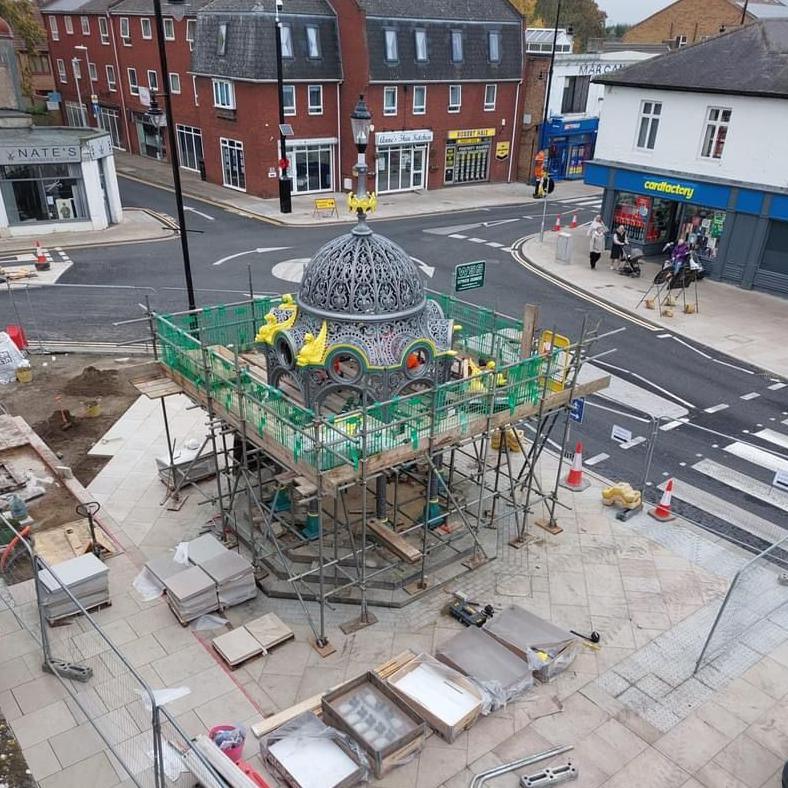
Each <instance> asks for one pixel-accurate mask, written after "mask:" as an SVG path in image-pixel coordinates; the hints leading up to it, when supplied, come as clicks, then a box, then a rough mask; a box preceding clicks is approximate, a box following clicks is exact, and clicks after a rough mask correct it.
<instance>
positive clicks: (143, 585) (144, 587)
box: [131, 567, 164, 602]
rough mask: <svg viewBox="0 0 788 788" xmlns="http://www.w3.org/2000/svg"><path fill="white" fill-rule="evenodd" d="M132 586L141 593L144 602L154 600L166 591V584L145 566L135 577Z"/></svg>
mask: <svg viewBox="0 0 788 788" xmlns="http://www.w3.org/2000/svg"><path fill="white" fill-rule="evenodd" d="M131 585H132V587H133V588H134V590H135V591H136V592H137V593H138V594H139V595H140V597H141V598H142V601H143V602H152V601H153V600H154V599H158V598H159V597H160V596H161V595H162V594H163V593H164V586H163V585H162V584H161V583H160V582H159V581H158V580H157V579H156V578H155V577H154V576H153V573H152V572H151V571H150V570H149V569H147V568H145V567H143V569H142V571H141V572H140V573H139V574H138V575H137V576H136V577H135V578H134V580H133V582H132V584H131Z"/></svg>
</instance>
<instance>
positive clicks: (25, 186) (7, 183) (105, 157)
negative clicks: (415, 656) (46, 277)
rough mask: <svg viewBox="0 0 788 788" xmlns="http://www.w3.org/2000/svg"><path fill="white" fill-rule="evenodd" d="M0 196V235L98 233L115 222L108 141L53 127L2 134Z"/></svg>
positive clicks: (94, 134)
mask: <svg viewBox="0 0 788 788" xmlns="http://www.w3.org/2000/svg"><path fill="white" fill-rule="evenodd" d="M0 196H1V197H2V200H0V203H1V204H0V228H3V233H4V234H6V235H11V236H24V235H38V234H41V233H47V232H60V231H67V230H75V231H80V230H101V229H104V228H105V227H107V226H108V225H109V224H112V223H115V222H118V221H120V219H121V212H122V209H121V206H120V196H119V194H118V185H117V178H116V175H115V165H114V159H113V155H112V141H111V139H110V136H109V135H108V134H106V133H105V132H103V131H96V130H89V129H74V128H59V127H29V128H19V129H13V130H8V131H4V132H3V134H2V135H1V136H0Z"/></svg>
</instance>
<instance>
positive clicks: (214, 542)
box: [186, 534, 228, 566]
mask: <svg viewBox="0 0 788 788" xmlns="http://www.w3.org/2000/svg"><path fill="white" fill-rule="evenodd" d="M186 544H187V545H188V547H187V554H188V557H189V561H190V562H191V563H192V564H195V565H196V566H202V565H203V564H204V563H205V562H206V561H208V560H210V559H211V558H215V557H216V556H217V555H222V554H223V553H226V552H228V551H227V548H226V547H225V546H224V545H223V544H222V543H221V542H220V541H219V540H218V539H217V538H216V537H215V536H212V535H211V534H203V535H202V536H198V537H197V538H196V539H192V540H191V542H187V543H186Z"/></svg>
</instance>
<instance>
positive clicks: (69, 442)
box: [0, 353, 148, 486]
mask: <svg viewBox="0 0 788 788" xmlns="http://www.w3.org/2000/svg"><path fill="white" fill-rule="evenodd" d="M147 360H148V359H147V358H145V357H139V359H130V360H129V361H123V362H118V361H117V360H116V359H115V358H114V357H112V356H97V355H94V354H89V355H88V354H70V353H69V354H62V355H54V356H50V355H47V356H38V355H36V356H31V357H30V364H31V367H32V369H33V382H32V383H27V384H21V383H11V384H9V385H8V386H2V387H0V402H1V403H2V405H4V406H5V408H6V410H7V411H8V412H9V413H10V414H11V415H14V416H22V417H23V418H24V419H25V421H27V422H28V423H29V424H30V425H31V426H32V427H33V429H34V430H35V431H36V432H37V433H38V434H39V435H40V436H41V438H42V440H44V442H45V443H47V444H48V445H49V447H50V448H51V449H52V451H53V452H55V454H57V455H58V457H59V458H60V459H61V460H62V462H63V465H67V466H69V467H70V468H71V469H72V470H73V472H74V476H75V477H76V478H77V479H78V480H79V481H80V482H81V483H82V484H83V485H85V486H87V485H88V484H90V482H91V481H93V479H94V478H95V477H96V475H97V474H98V473H99V471H100V470H101V469H102V468H103V467H104V465H106V463H107V462H108V458H107V457H91V456H89V455H88V453H87V452H88V450H89V449H90V448H91V447H92V446H93V445H94V444H95V443H96V441H98V440H99V438H101V436H102V435H103V434H104V433H105V432H106V431H107V430H108V429H109V428H110V427H111V426H112V425H113V424H114V423H115V422H116V421H117V420H118V419H119V418H120V416H122V415H123V414H124V413H125V412H126V410H128V408H129V406H130V405H131V404H132V403H133V402H134V400H135V399H136V398H137V397H138V396H139V393H138V392H137V390H136V389H135V388H134V387H133V386H132V385H131V383H130V382H129V381H130V380H131V379H132V378H134V377H135V369H136V366H137V363H145V362H146V361H147ZM96 402H97V403H98V407H99V411H100V412H99V414H98V415H93V414H94V413H95V411H93V410H91V408H90V406H91V405H92V404H94V403H96ZM61 411H67V412H68V413H69V414H70V418H69V419H68V421H70V422H71V426H70V427H69V428H67V429H64V418H63V415H62V414H61Z"/></svg>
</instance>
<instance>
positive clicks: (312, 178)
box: [287, 137, 337, 194]
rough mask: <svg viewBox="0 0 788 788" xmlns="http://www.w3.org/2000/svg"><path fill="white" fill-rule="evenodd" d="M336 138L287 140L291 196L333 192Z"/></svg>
mask: <svg viewBox="0 0 788 788" xmlns="http://www.w3.org/2000/svg"><path fill="white" fill-rule="evenodd" d="M336 145H337V138H336V137H327V138H325V139H308V140H298V139H288V140H287V160H288V161H289V162H290V164H289V167H288V170H289V172H290V176H291V178H292V183H293V194H314V193H315V192H330V191H333V190H334V158H335V156H336Z"/></svg>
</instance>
